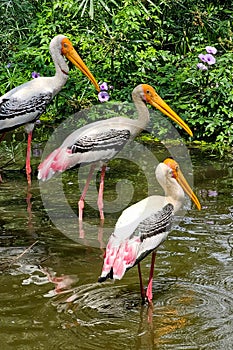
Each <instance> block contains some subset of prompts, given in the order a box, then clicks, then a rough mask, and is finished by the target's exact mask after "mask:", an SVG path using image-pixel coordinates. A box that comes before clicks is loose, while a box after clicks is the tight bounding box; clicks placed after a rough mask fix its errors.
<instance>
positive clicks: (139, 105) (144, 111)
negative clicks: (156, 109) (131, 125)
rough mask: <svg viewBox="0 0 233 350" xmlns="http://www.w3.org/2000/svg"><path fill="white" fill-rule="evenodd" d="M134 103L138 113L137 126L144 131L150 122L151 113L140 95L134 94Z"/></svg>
mask: <svg viewBox="0 0 233 350" xmlns="http://www.w3.org/2000/svg"><path fill="white" fill-rule="evenodd" d="M132 98H133V102H134V104H135V107H136V109H137V112H138V119H137V125H138V126H139V125H140V128H141V129H142V130H143V129H144V128H145V127H146V126H147V124H148V123H149V121H150V113H149V110H148V108H147V106H146V103H145V102H144V101H143V100H142V98H141V96H139V95H138V94H132Z"/></svg>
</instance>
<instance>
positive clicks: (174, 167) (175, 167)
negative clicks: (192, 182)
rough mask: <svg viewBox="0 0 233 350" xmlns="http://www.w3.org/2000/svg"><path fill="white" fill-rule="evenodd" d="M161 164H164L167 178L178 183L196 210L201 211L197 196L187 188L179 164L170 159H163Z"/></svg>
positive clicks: (187, 185)
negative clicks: (166, 169)
mask: <svg viewBox="0 0 233 350" xmlns="http://www.w3.org/2000/svg"><path fill="white" fill-rule="evenodd" d="M163 164H165V165H166V166H167V168H168V176H170V177H171V178H173V179H175V180H176V181H177V182H178V184H179V185H180V186H181V187H182V188H183V190H184V191H185V192H186V193H187V195H188V196H189V197H190V198H191V199H192V201H193V202H194V203H195V205H196V206H197V208H198V210H201V204H200V202H199V200H198V198H197V196H196V195H195V193H194V192H193V190H192V189H191V187H190V186H189V184H188V182H187V181H186V179H185V177H184V175H183V174H182V172H181V170H180V166H179V164H178V163H177V162H176V161H175V160H174V159H172V158H167V159H165V160H164V161H163Z"/></svg>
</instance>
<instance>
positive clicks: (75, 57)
mask: <svg viewBox="0 0 233 350" xmlns="http://www.w3.org/2000/svg"><path fill="white" fill-rule="evenodd" d="M65 56H66V58H67V59H68V60H69V61H70V62H72V63H73V64H74V65H75V66H76V67H77V68H78V69H80V70H81V72H82V73H83V74H85V75H86V77H87V78H88V79H90V81H91V82H92V84H93V85H94V86H95V88H96V90H97V91H100V87H99V84H98V83H97V81H96V80H95V78H94V76H93V75H92V74H91V72H90V70H89V69H88V67H87V66H86V65H85V63H84V62H83V60H82V59H81V57H80V56H79V54H78V53H77V52H76V50H75V49H74V48H73V47H72V49H70V50H69V51H68V52H66V53H65Z"/></svg>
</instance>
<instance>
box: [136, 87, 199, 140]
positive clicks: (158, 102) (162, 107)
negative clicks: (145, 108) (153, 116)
mask: <svg viewBox="0 0 233 350" xmlns="http://www.w3.org/2000/svg"><path fill="white" fill-rule="evenodd" d="M142 87H143V91H144V94H145V98H146V101H147V102H148V103H150V104H151V105H152V106H153V107H155V108H157V109H158V110H159V111H160V112H162V113H163V114H165V115H167V116H168V117H169V118H171V119H172V120H173V121H174V122H176V123H177V124H178V125H179V126H181V127H182V128H183V129H184V130H185V131H186V132H187V133H188V134H189V135H190V136H193V133H192V131H191V129H190V128H189V127H188V125H187V124H186V123H185V122H184V121H183V120H182V119H181V118H180V117H179V116H178V115H177V114H176V113H175V112H174V111H173V110H172V109H171V108H170V107H169V106H168V105H167V104H166V102H165V101H164V100H163V99H162V98H161V97H160V96H159V95H158V94H157V93H156V92H155V90H154V89H153V88H152V87H151V86H150V85H147V84H142Z"/></svg>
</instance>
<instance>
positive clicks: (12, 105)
mask: <svg viewBox="0 0 233 350" xmlns="http://www.w3.org/2000/svg"><path fill="white" fill-rule="evenodd" d="M52 97H53V95H52V93H51V92H46V93H40V94H38V95H35V96H31V97H30V98H29V99H21V98H18V97H14V96H9V97H7V95H6V97H5V98H2V100H1V102H0V130H1V132H3V131H8V130H11V129H14V128H16V127H19V126H20V125H24V124H27V123H29V122H34V121H35V120H36V119H37V118H38V117H39V116H40V115H41V114H42V113H44V111H45V109H46V106H47V105H48V103H50V101H51V100H52Z"/></svg>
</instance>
